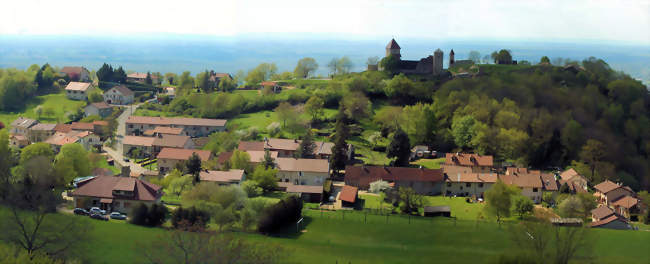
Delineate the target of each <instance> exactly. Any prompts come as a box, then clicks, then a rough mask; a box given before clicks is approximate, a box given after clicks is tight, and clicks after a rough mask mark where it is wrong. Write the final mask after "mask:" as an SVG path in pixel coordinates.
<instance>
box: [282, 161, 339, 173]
mask: <svg viewBox="0 0 650 264" xmlns="http://www.w3.org/2000/svg"><path fill="white" fill-rule="evenodd" d="M275 162H276V164H277V165H278V166H277V167H278V170H280V171H303V172H325V173H327V172H329V162H328V161H327V160H325V159H294V158H277V159H275Z"/></svg>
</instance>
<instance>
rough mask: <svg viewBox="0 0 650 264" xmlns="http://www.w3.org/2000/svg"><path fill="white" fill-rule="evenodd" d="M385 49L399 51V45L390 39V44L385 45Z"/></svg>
mask: <svg viewBox="0 0 650 264" xmlns="http://www.w3.org/2000/svg"><path fill="white" fill-rule="evenodd" d="M386 48H387V49H399V48H400V47H399V45H398V44H397V41H395V39H391V40H390V42H388V45H386Z"/></svg>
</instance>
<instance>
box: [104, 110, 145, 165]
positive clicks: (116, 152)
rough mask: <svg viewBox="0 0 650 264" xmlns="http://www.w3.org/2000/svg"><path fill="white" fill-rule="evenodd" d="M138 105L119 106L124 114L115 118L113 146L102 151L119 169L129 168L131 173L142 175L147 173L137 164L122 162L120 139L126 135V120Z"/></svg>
mask: <svg viewBox="0 0 650 264" xmlns="http://www.w3.org/2000/svg"><path fill="white" fill-rule="evenodd" d="M140 105H141V103H140V104H134V105H128V106H121V107H122V108H124V112H122V114H121V115H120V116H119V117H117V132H116V136H115V145H114V147H113V148H111V147H104V151H106V153H108V155H110V156H111V157H112V158H113V160H114V161H115V163H117V164H119V165H120V166H119V167H125V166H129V167H131V172H136V173H143V172H146V171H149V170H147V169H145V168H143V167H142V166H140V165H139V164H137V163H134V162H131V161H129V162H126V161H124V155H122V153H123V149H124V148H123V146H122V139H124V136H125V133H126V120H127V119H128V118H129V116H131V114H133V112H135V110H136V109H138V107H140Z"/></svg>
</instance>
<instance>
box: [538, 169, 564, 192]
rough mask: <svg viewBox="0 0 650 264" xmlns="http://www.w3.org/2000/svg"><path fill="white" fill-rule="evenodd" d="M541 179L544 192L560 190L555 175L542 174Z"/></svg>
mask: <svg viewBox="0 0 650 264" xmlns="http://www.w3.org/2000/svg"><path fill="white" fill-rule="evenodd" d="M540 177H541V178H542V185H543V186H544V190H547V191H558V190H560V186H559V185H558V183H557V180H555V175H553V174H549V173H542V174H541V176H540Z"/></svg>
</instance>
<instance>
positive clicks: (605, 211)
mask: <svg viewBox="0 0 650 264" xmlns="http://www.w3.org/2000/svg"><path fill="white" fill-rule="evenodd" d="M613 214H614V210H612V209H611V208H609V207H607V206H599V207H598V208H596V209H593V210H591V216H592V217H593V218H596V219H603V218H605V217H608V216H610V215H613Z"/></svg>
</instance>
